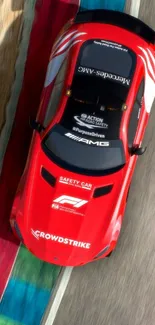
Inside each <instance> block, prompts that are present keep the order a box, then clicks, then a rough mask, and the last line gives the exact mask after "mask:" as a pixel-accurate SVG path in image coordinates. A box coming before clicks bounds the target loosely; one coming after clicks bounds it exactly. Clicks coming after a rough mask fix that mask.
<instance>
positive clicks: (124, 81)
mask: <svg viewBox="0 0 155 325" xmlns="http://www.w3.org/2000/svg"><path fill="white" fill-rule="evenodd" d="M77 72H78V73H79V74H87V75H94V76H96V77H101V78H103V79H111V80H114V81H116V82H119V83H121V84H123V85H126V86H130V82H131V79H127V78H125V77H121V76H118V75H115V74H112V73H108V72H104V71H101V70H96V69H91V68H86V67H83V66H79V67H78V69H77Z"/></svg>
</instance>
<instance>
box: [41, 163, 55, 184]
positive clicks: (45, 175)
mask: <svg viewBox="0 0 155 325" xmlns="http://www.w3.org/2000/svg"><path fill="white" fill-rule="evenodd" d="M41 176H42V177H43V178H44V180H45V181H46V182H47V183H48V184H49V185H51V186H52V187H54V186H55V183H56V178H55V177H54V176H53V175H51V174H50V173H49V172H48V170H47V169H45V168H44V167H42V169H41Z"/></svg>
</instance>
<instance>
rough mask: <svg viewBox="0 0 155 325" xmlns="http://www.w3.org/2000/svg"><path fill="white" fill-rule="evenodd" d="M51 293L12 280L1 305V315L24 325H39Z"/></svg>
mask: <svg viewBox="0 0 155 325" xmlns="http://www.w3.org/2000/svg"><path fill="white" fill-rule="evenodd" d="M50 295H51V292H50V291H48V290H44V289H40V288H37V287H35V286H34V285H32V284H28V283H25V282H23V281H20V280H17V279H13V278H12V279H10V281H9V284H8V286H7V288H6V291H5V294H4V297H3V299H2V302H1V304H0V315H2V316H6V317H8V318H9V319H11V320H14V321H17V322H20V323H22V324H24V325H39V324H40V322H41V319H42V316H43V314H44V312H45V309H46V307H47V304H48V302H49V298H50Z"/></svg>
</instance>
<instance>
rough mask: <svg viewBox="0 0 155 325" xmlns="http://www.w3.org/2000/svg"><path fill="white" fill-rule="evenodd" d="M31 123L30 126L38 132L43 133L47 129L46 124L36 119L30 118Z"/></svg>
mask: <svg viewBox="0 0 155 325" xmlns="http://www.w3.org/2000/svg"><path fill="white" fill-rule="evenodd" d="M29 124H30V127H31V128H32V129H33V130H35V131H37V132H38V133H41V132H42V131H44V130H45V128H44V126H43V125H42V124H40V123H39V122H37V121H35V120H31V119H30V120H29Z"/></svg>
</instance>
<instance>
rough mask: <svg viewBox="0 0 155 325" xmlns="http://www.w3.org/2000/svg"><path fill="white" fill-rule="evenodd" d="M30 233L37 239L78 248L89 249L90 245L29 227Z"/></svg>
mask: <svg viewBox="0 0 155 325" xmlns="http://www.w3.org/2000/svg"><path fill="white" fill-rule="evenodd" d="M31 234H32V236H33V237H35V238H36V239H37V240H40V239H45V240H51V241H53V242H57V243H60V244H64V245H69V246H76V247H80V248H84V249H90V247H91V244H90V243H85V242H82V241H76V240H74V239H70V238H64V237H60V236H57V235H53V234H49V233H46V232H44V231H40V230H34V229H32V228H31Z"/></svg>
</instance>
